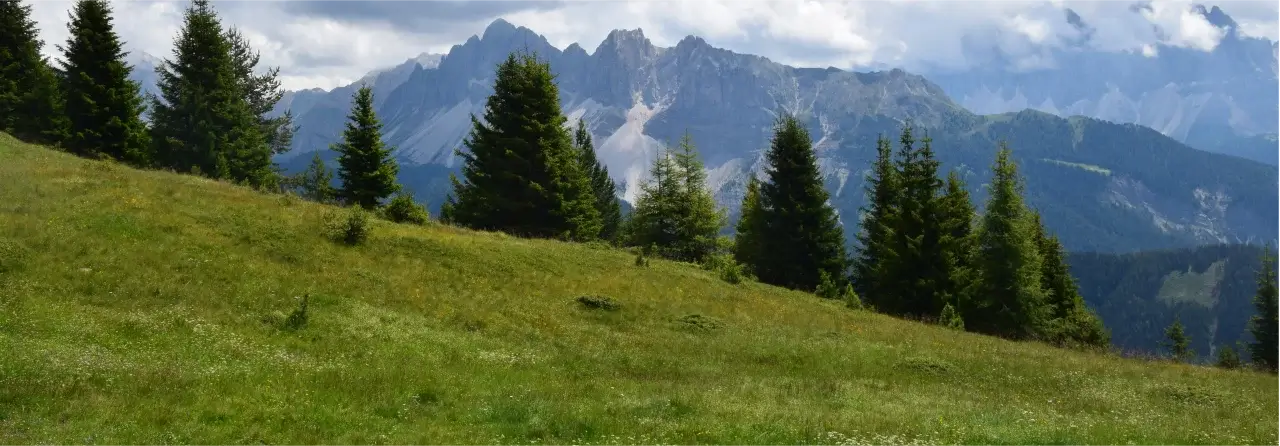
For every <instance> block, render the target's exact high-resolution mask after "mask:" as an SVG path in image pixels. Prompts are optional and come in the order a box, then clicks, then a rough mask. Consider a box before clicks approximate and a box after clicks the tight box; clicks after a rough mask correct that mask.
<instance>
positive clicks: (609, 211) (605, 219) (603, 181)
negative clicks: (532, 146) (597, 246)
mask: <svg viewBox="0 0 1280 446" xmlns="http://www.w3.org/2000/svg"><path fill="white" fill-rule="evenodd" d="M573 142H574V146H575V147H577V149H578V166H579V168H581V169H582V171H583V172H586V173H587V174H588V175H589V176H590V179H591V191H592V194H594V195H595V207H596V211H597V212H599V213H600V238H602V239H604V240H615V239H616V238H617V236H618V226H619V225H620V224H622V209H621V207H620V206H619V205H618V197H617V195H616V191H617V189H618V188H617V185H616V184H614V182H613V179H612V178H609V169H608V168H607V167H605V166H604V165H603V164H601V163H600V160H599V159H597V158H596V149H595V145H594V144H592V142H591V132H588V131H587V124H586V123H585V122H584V121H582V120H581V119H580V120H578V129H577V130H576V131H575V132H574V134H573Z"/></svg>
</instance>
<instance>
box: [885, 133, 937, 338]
mask: <svg viewBox="0 0 1280 446" xmlns="http://www.w3.org/2000/svg"><path fill="white" fill-rule="evenodd" d="M915 143H916V141H915V138H914V136H913V135H912V128H911V126H910V124H908V125H907V126H905V127H904V128H903V130H902V136H901V139H900V144H901V146H900V147H899V148H898V161H897V162H898V172H899V176H898V179H899V183H898V187H899V191H900V195H899V200H898V203H897V205H898V209H897V211H898V212H897V217H896V218H895V219H894V226H893V235H892V237H891V238H890V240H891V243H892V246H893V248H892V249H893V250H894V253H895V258H894V261H893V262H892V263H890V264H889V265H888V267H889V269H890V271H891V272H890V273H889V277H890V281H891V283H892V284H893V285H892V288H893V289H894V291H895V294H896V296H895V298H894V299H889V300H887V302H886V305H884V306H883V307H882V308H881V309H882V310H885V311H887V312H889V313H893V314H900V315H904V316H910V317H936V316H938V315H939V314H940V313H941V311H942V307H943V304H944V300H943V298H947V297H949V294H950V291H951V290H946V288H947V287H948V286H949V284H950V281H951V271H950V270H949V269H948V263H947V258H946V257H945V256H944V255H943V249H944V242H945V240H944V236H945V235H946V234H945V229H944V228H943V223H944V221H945V220H944V217H943V215H942V212H941V211H942V209H941V202H940V196H939V192H941V187H942V182H941V180H939V179H938V161H937V160H935V159H934V158H933V148H932V141H931V140H930V139H929V138H928V137H925V138H924V139H923V140H921V141H920V143H921V144H920V145H919V146H917V145H916V144H915Z"/></svg>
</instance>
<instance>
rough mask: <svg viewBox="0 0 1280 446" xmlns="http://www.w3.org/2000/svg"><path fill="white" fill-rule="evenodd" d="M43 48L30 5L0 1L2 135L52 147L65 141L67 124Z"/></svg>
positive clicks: (0, 109)
mask: <svg viewBox="0 0 1280 446" xmlns="http://www.w3.org/2000/svg"><path fill="white" fill-rule="evenodd" d="M43 46H44V42H42V41H41V40H40V35H39V30H38V29H37V28H36V22H35V21H34V20H32V19H31V5H27V4H25V3H24V2H21V1H16V0H7V1H0V131H4V132H9V133H11V134H13V135H14V136H16V137H18V138H21V139H25V140H28V141H32V142H37V143H45V144H53V143H60V142H62V140H63V139H64V138H65V136H66V130H67V129H66V126H67V120H66V116H65V115H64V114H63V110H62V96H61V94H60V91H59V89H58V85H57V78H56V76H55V73H54V71H53V70H52V69H51V68H50V67H49V66H48V63H47V62H46V61H45V59H44V58H43V57H41V55H40V49H41V48H42V47H43Z"/></svg>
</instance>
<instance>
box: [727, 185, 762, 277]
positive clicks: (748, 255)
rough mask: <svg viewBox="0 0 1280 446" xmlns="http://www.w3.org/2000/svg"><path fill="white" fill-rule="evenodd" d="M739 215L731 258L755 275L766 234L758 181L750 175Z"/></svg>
mask: <svg viewBox="0 0 1280 446" xmlns="http://www.w3.org/2000/svg"><path fill="white" fill-rule="evenodd" d="M740 213H741V215H739V217H738V224H737V226H736V227H735V231H734V236H733V258H734V260H736V261H737V262H738V263H741V264H743V265H745V266H746V268H747V270H748V271H750V272H751V274H752V275H757V274H758V273H757V272H756V270H755V265H758V264H760V259H761V257H763V256H764V253H763V251H761V249H762V248H763V241H762V239H761V237H764V236H765V234H766V233H767V229H766V228H765V227H764V223H765V221H764V210H763V209H761V208H760V180H759V179H757V178H756V176H755V175H752V176H751V178H750V179H749V180H747V193H746V194H745V195H743V196H742V207H741V211H740Z"/></svg>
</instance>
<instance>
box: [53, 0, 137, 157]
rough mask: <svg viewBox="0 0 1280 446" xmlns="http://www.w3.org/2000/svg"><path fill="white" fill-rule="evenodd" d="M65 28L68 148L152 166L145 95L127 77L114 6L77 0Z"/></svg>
mask: <svg viewBox="0 0 1280 446" xmlns="http://www.w3.org/2000/svg"><path fill="white" fill-rule="evenodd" d="M67 28H68V29H69V30H70V32H71V37H70V38H69V39H67V44H66V46H65V47H60V49H61V50H62V54H63V59H62V60H61V64H62V73H63V76H62V92H63V95H64V100H65V112H66V115H67V120H68V124H69V129H68V137H67V140H66V141H65V145H66V147H67V148H68V149H69V150H70V151H71V152H72V153H77V154H80V155H87V156H97V155H99V154H101V155H106V156H110V157H111V158H114V159H117V160H121V161H127V162H129V163H132V164H135V165H149V164H150V163H151V155H150V153H149V149H150V147H149V145H148V144H147V140H146V127H145V126H144V125H143V124H142V118H141V116H142V97H141V96H140V95H139V93H138V84H136V83H134V82H133V81H131V80H129V72H130V71H131V68H130V67H129V65H128V64H126V63H125V60H124V57H125V55H126V54H127V53H126V52H125V51H124V49H123V42H121V41H120V36H119V35H117V34H116V31H115V28H114V25H113V24H112V17H111V6H110V5H108V4H107V2H106V0H79V1H77V2H76V5H75V7H74V8H73V9H72V12H71V21H70V22H69V23H68V24H67Z"/></svg>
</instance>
